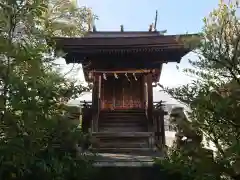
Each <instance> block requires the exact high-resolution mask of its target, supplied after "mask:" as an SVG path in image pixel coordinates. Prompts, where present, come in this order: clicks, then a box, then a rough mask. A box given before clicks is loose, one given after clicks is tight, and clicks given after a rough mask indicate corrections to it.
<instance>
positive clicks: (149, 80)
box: [147, 73, 153, 132]
mask: <svg viewBox="0 0 240 180" xmlns="http://www.w3.org/2000/svg"><path fill="white" fill-rule="evenodd" d="M147 100H148V109H147V114H148V121H149V122H148V131H150V132H153V87H152V74H151V73H149V74H147Z"/></svg>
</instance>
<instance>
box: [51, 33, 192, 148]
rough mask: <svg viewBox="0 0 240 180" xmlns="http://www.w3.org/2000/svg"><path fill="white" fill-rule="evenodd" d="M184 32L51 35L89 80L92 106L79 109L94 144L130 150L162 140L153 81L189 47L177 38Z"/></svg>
mask: <svg viewBox="0 0 240 180" xmlns="http://www.w3.org/2000/svg"><path fill="white" fill-rule="evenodd" d="M188 36H192V35H161V34H160V33H159V32H157V31H154V32H152V31H151V32H149V31H147V32H89V33H88V34H87V35H86V36H84V37H82V38H61V37H58V38H55V40H56V44H57V49H61V50H63V51H64V52H66V53H67V54H66V57H65V59H66V63H81V64H82V65H83V71H84V75H85V79H86V81H88V82H91V83H93V90H92V104H91V106H90V109H89V110H90V111H84V112H85V114H83V124H84V128H85V130H86V129H90V131H91V133H92V135H93V137H94V138H95V141H94V142H93V145H92V148H93V149H95V150H97V151H99V152H100V151H101V152H113V151H114V152H115V151H116V152H134V151H135V150H142V151H145V150H146V151H148V150H151V149H154V148H155V147H156V145H157V144H158V145H160V146H159V147H161V145H164V144H165V135H164V118H163V116H164V111H163V110H161V109H158V111H157V112H158V113H156V109H154V102H153V86H154V83H157V82H159V79H160V75H161V71H162V65H163V63H168V62H178V63H179V62H180V60H181V58H182V57H183V56H184V55H186V54H187V53H188V52H189V51H190V49H189V48H186V47H185V46H184V44H183V42H181V41H180V40H181V39H182V38H184V37H188ZM85 110H86V108H85ZM87 112H88V113H87Z"/></svg>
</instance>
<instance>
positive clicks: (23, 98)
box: [0, 0, 92, 180]
mask: <svg viewBox="0 0 240 180" xmlns="http://www.w3.org/2000/svg"><path fill="white" fill-rule="evenodd" d="M70 2H71V1H67V0H65V1H63V0H62V1H47V0H32V1H26V0H2V1H1V2H0V24H1V25H0V111H1V112H0V113H1V114H0V127H1V128H0V134H1V137H0V154H1V157H0V164H1V168H0V179H3V180H4V179H8V180H11V179H46V180H47V179H59V180H60V179H86V178H87V177H88V175H89V171H88V170H90V169H91V166H90V165H91V163H90V162H91V161H90V160H91V159H89V158H84V157H82V156H76V154H77V152H76V148H75V145H76V143H81V142H82V141H83V139H84V135H83V134H82V132H81V130H79V129H77V128H76V127H75V126H73V125H72V124H71V123H69V122H68V121H66V120H65V119H64V118H63V114H64V113H65V105H64V104H65V103H66V102H67V101H68V100H69V99H70V98H76V97H77V96H78V95H80V94H81V93H82V92H84V91H89V87H85V86H82V85H81V84H80V85H79V84H76V82H74V81H72V80H71V79H67V78H66V77H64V76H63V75H62V74H61V73H60V72H59V71H58V70H57V68H56V65H55V63H54V62H55V60H56V58H55V57H54V55H53V51H52V47H50V46H48V44H47V43H46V42H47V41H48V39H49V37H52V36H53V35H63V36H70V35H78V36H82V34H83V33H84V28H82V27H83V26H86V25H87V23H88V21H87V19H90V18H92V17H91V16H92V15H91V13H90V10H89V9H86V8H77V7H76V6H73V5H72V4H71V3H70ZM54 3H55V4H56V3H57V5H58V6H55V5H54V7H53V8H54V10H52V9H51V8H52V5H53V4H54ZM57 7H59V8H57ZM63 7H64V8H63ZM86 12H88V13H86ZM66 16H68V18H70V19H71V20H73V19H78V20H77V21H74V22H75V26H74V27H73V26H72V25H71V24H70V25H69V26H67V25H68V23H66V21H61V20H60V19H61V18H66ZM80 16H81V17H82V19H79V17H80ZM49 22H51V23H49ZM53 22H58V26H56V24H54V23H53ZM61 22H62V23H63V24H64V25H62V26H61V25H60V23H61ZM80 27H81V28H80Z"/></svg>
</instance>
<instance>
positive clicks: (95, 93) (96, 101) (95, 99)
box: [92, 76, 101, 132]
mask: <svg viewBox="0 0 240 180" xmlns="http://www.w3.org/2000/svg"><path fill="white" fill-rule="evenodd" d="M100 88H101V87H99V77H98V76H94V78H93V90H92V131H93V132H97V131H98V115H99V108H100V98H99V97H100V96H99V93H100V91H99V90H100Z"/></svg>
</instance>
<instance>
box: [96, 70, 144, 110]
mask: <svg viewBox="0 0 240 180" xmlns="http://www.w3.org/2000/svg"><path fill="white" fill-rule="evenodd" d="M106 76H107V75H106ZM106 78H107V79H106V80H103V81H102V87H103V91H102V94H101V104H102V109H112V110H114V109H143V108H144V101H143V98H142V96H141V93H142V91H143V89H142V88H143V87H142V86H141V84H142V76H138V77H136V78H137V80H135V79H134V77H133V75H132V74H129V75H128V77H126V76H125V75H118V77H117V78H116V77H114V76H112V75H108V76H107V77H106Z"/></svg>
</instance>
